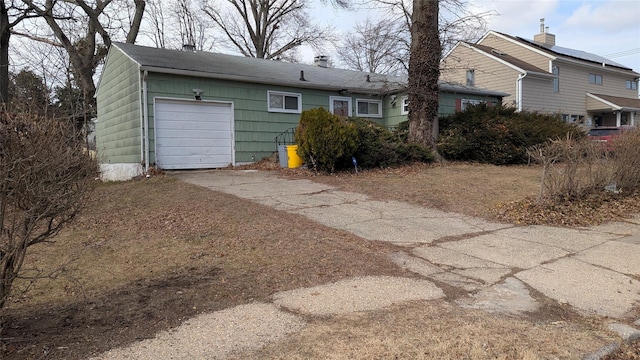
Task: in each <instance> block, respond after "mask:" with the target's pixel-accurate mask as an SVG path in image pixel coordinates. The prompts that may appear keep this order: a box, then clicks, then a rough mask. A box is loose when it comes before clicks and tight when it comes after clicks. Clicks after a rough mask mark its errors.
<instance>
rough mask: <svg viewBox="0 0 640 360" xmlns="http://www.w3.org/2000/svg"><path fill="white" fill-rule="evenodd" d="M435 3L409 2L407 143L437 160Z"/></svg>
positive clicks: (437, 37) (439, 48) (439, 47)
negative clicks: (431, 154) (418, 147)
mask: <svg viewBox="0 0 640 360" xmlns="http://www.w3.org/2000/svg"><path fill="white" fill-rule="evenodd" d="M438 14H439V1H436V0H413V14H412V16H411V58H410V59H409V84H408V95H409V141H410V142H413V143H417V144H420V145H423V146H425V147H426V148H428V149H430V150H432V151H433V152H434V154H435V155H436V158H439V156H438V154H437V153H438V151H437V148H436V138H437V135H438V133H437V131H438V79H439V77H440V56H441V53H442V45H441V43H440V32H439V28H438Z"/></svg>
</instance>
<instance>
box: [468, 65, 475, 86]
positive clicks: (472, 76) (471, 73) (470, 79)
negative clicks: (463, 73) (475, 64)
mask: <svg viewBox="0 0 640 360" xmlns="http://www.w3.org/2000/svg"><path fill="white" fill-rule="evenodd" d="M467 86H476V72H475V70H473V69H470V70H467Z"/></svg>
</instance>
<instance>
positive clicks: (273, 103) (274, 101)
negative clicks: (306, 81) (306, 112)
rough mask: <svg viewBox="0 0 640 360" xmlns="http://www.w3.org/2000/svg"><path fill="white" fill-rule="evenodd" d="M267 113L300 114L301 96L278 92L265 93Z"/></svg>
mask: <svg viewBox="0 0 640 360" xmlns="http://www.w3.org/2000/svg"><path fill="white" fill-rule="evenodd" d="M267 106H268V109H269V112H283V113H293V114H300V113H301V112H302V94H298V93H288V92H280V91H271V90H269V91H267Z"/></svg>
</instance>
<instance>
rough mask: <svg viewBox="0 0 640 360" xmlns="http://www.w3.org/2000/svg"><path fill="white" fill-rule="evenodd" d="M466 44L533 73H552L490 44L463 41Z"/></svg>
mask: <svg viewBox="0 0 640 360" xmlns="http://www.w3.org/2000/svg"><path fill="white" fill-rule="evenodd" d="M463 43H464V44H465V45H467V46H470V47H474V48H476V49H478V50H480V51H482V52H484V53H485V54H488V55H491V56H495V57H497V58H500V59H502V60H503V61H505V62H507V63H509V64H511V65H513V66H515V67H517V68H518V69H521V70H524V71H526V72H532V73H536V74H543V75H550V74H549V72H548V71H545V70H543V69H541V68H539V67H537V66H535V65H532V64H529V63H528V62H526V61H522V60H520V59H518V58H516V57H513V56H511V55H509V54H506V53H504V52H502V51H500V50H498V49H495V48H492V47H490V46H486V45H480V44H472V43H468V42H463Z"/></svg>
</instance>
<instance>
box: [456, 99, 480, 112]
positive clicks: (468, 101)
mask: <svg viewBox="0 0 640 360" xmlns="http://www.w3.org/2000/svg"><path fill="white" fill-rule="evenodd" d="M483 103H485V101H483V100H475V99H462V102H461V106H460V110H462V111H464V110H465V109H466V108H467V106H469V105H478V104H483Z"/></svg>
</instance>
